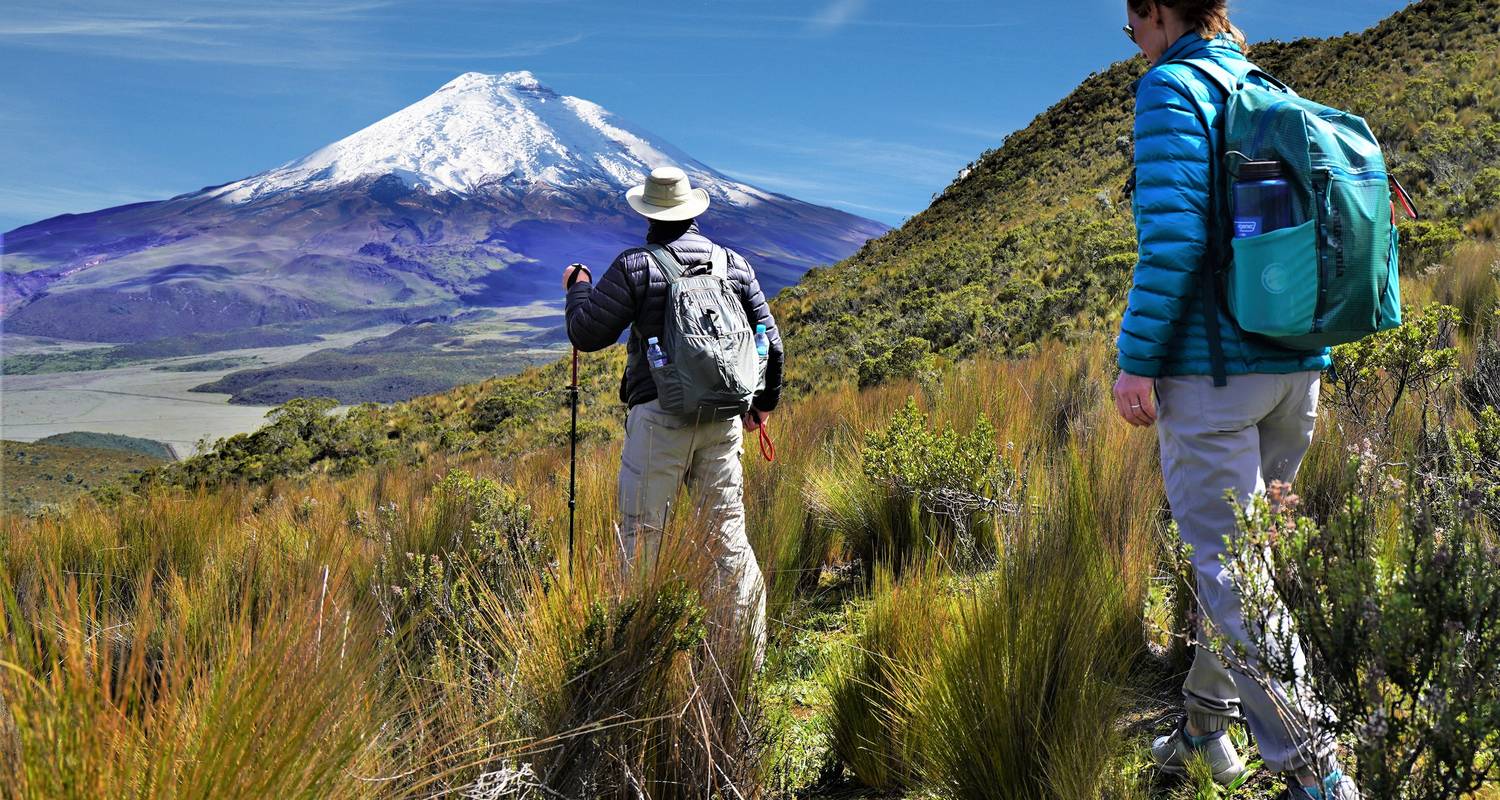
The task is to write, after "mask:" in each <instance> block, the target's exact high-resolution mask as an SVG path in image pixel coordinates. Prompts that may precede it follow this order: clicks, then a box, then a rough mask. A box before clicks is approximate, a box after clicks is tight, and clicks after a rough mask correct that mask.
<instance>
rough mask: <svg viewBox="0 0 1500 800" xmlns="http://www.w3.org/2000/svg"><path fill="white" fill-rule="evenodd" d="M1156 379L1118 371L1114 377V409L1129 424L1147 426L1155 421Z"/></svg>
mask: <svg viewBox="0 0 1500 800" xmlns="http://www.w3.org/2000/svg"><path fill="white" fill-rule="evenodd" d="M1155 390H1156V380H1155V379H1154V378H1143V377H1141V376H1139V375H1131V374H1130V373H1128V372H1122V373H1120V377H1119V378H1116V379H1115V410H1116V411H1119V412H1120V416H1121V417H1122V418H1123V419H1124V420H1125V421H1126V422H1128V423H1130V424H1131V425H1134V426H1136V427H1137V428H1149V427H1151V425H1152V424H1153V423H1155V422H1156V397H1155Z"/></svg>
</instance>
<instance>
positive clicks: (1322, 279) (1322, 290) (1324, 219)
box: [1312, 167, 1333, 333]
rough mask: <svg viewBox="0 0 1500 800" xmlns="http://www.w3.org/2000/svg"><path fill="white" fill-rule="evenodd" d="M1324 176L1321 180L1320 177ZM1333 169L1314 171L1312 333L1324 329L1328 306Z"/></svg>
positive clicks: (1322, 168)
mask: <svg viewBox="0 0 1500 800" xmlns="http://www.w3.org/2000/svg"><path fill="white" fill-rule="evenodd" d="M1319 176H1322V180H1321V181H1319V180H1318V177H1319ZM1332 179H1333V178H1332V171H1331V170H1329V169H1328V168H1327V167H1319V168H1318V169H1316V170H1314V171H1313V198H1314V200H1315V201H1316V202H1315V203H1314V205H1316V206H1317V209H1316V210H1317V216H1318V221H1317V237H1316V238H1317V242H1318V306H1317V308H1316V309H1315V310H1314V311H1313V329H1312V333H1321V332H1322V331H1323V312H1324V310H1325V309H1326V308H1327V306H1328V247H1327V245H1328V243H1327V241H1326V239H1327V235H1326V231H1327V226H1328V208H1327V206H1328V184H1329V183H1330V182H1331V181H1332Z"/></svg>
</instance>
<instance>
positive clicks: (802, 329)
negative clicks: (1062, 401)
mask: <svg viewBox="0 0 1500 800" xmlns="http://www.w3.org/2000/svg"><path fill="white" fill-rule="evenodd" d="M1497 28H1500V0H1422V2H1419V3H1415V4H1413V5H1412V6H1410V7H1409V8H1407V9H1405V10H1403V11H1401V12H1399V13H1397V14H1395V15H1393V16H1391V17H1390V18H1388V19H1386V20H1384V21H1383V22H1381V23H1380V24H1378V25H1376V26H1375V27H1373V28H1371V29H1369V30H1367V31H1365V32H1363V33H1358V34H1350V35H1345V36H1340V37H1336V38H1333V39H1327V40H1316V39H1303V40H1299V41H1296V42H1291V43H1279V42H1267V43H1263V44H1257V45H1254V46H1253V47H1252V48H1251V52H1250V54H1249V55H1250V58H1251V59H1252V60H1254V61H1256V62H1258V63H1259V64H1260V65H1261V66H1262V67H1264V68H1265V69H1267V70H1268V71H1270V72H1271V73H1273V74H1275V75H1277V76H1278V77H1280V78H1282V79H1283V80H1285V81H1286V82H1288V83H1289V84H1291V85H1292V86H1293V87H1294V88H1295V89H1297V90H1298V92H1299V93H1300V94H1302V95H1303V96H1306V97H1311V98H1313V99H1315V100H1318V101H1319V102H1322V103H1325V104H1327V105H1332V106H1337V107H1341V108H1347V109H1350V110H1352V111H1354V112H1356V113H1360V114H1362V115H1364V116H1366V117H1367V118H1368V120H1369V122H1370V124H1371V127H1372V128H1373V129H1374V131H1375V133H1376V134H1377V135H1378V136H1379V137H1380V139H1381V141H1382V143H1383V145H1384V147H1385V148H1386V152H1387V154H1388V157H1389V160H1390V163H1391V168H1392V171H1393V172H1394V173H1395V174H1396V175H1397V176H1398V177H1399V178H1400V179H1401V180H1402V182H1403V183H1404V184H1405V185H1406V187H1407V188H1408V189H1409V190H1411V191H1412V193H1413V194H1414V195H1415V196H1416V197H1417V199H1418V201H1419V205H1421V207H1422V208H1423V210H1424V212H1425V213H1427V214H1429V215H1431V216H1432V217H1433V218H1435V219H1436V220H1437V222H1436V223H1434V224H1422V225H1415V226H1413V225H1405V224H1404V225H1403V231H1402V233H1403V236H1402V238H1403V247H1404V248H1405V251H1406V254H1407V256H1408V257H1409V259H1410V261H1411V263H1412V264H1413V265H1416V264H1418V263H1419V262H1421V261H1422V260H1424V259H1430V256H1431V254H1430V253H1429V252H1428V250H1429V249H1431V248H1432V247H1440V246H1441V245H1442V244H1444V243H1448V244H1451V243H1452V241H1453V240H1454V239H1455V238H1456V237H1457V236H1458V234H1459V231H1460V229H1461V228H1464V227H1465V226H1467V227H1469V228H1470V229H1471V230H1470V232H1471V233H1472V234H1473V235H1481V236H1484V235H1487V236H1493V235H1495V232H1496V227H1497V220H1496V217H1495V209H1496V208H1497V207H1500V169H1497V167H1500V32H1497ZM1251 33H1252V34H1253V31H1252V32H1251ZM1145 66H1146V65H1145V64H1144V62H1143V60H1142V59H1140V58H1136V59H1132V60H1130V61H1126V62H1121V63H1118V64H1115V65H1113V66H1111V67H1110V68H1108V69H1107V70H1105V71H1104V72H1102V73H1099V74H1096V75H1093V76H1091V77H1089V78H1088V79H1087V80H1085V81H1084V82H1083V84H1082V85H1081V86H1079V87H1078V89H1077V90H1075V91H1074V92H1073V93H1072V94H1070V95H1069V96H1068V97H1066V98H1064V99H1063V100H1062V101H1061V102H1059V103H1057V104H1056V105H1054V106H1053V107H1052V108H1050V109H1048V110H1047V111H1046V112H1044V113H1043V114H1041V115H1040V116H1038V117H1037V118H1036V120H1034V121H1033V122H1032V123H1031V124H1030V125H1028V126H1027V127H1026V128H1024V129H1023V130H1020V131H1017V132H1015V133H1014V134H1012V135H1011V136H1009V137H1008V138H1007V139H1006V140H1005V143H1004V146H1003V147H1001V148H999V149H998V150H991V151H989V152H987V153H985V154H984V155H983V156H981V157H980V158H979V159H978V160H977V161H976V162H975V163H974V164H972V165H971V167H970V168H969V169H967V170H965V171H964V172H963V173H961V175H960V177H959V178H958V179H956V180H955V181H954V182H953V183H952V184H951V185H949V186H948V187H947V188H946V189H945V190H944V191H943V192H942V194H941V195H940V196H939V197H938V198H937V199H936V201H935V202H934V203H933V204H932V206H931V207H930V208H928V209H927V210H926V211H924V212H922V213H921V214H919V215H917V216H916V217H914V218H913V219H911V220H910V221H909V222H907V223H906V224H905V225H904V226H902V227H901V228H900V229H899V230H896V231H893V232H892V233H890V234H889V235H887V236H884V237H882V238H880V239H878V240H875V241H872V242H870V243H869V244H867V245H866V246H865V247H863V248H861V250H860V251H859V253H857V254H856V255H854V256H853V257H851V258H850V259H848V260H847V261H845V262H843V263H840V264H839V265H837V266H835V267H833V268H831V269H827V270H817V271H815V272H814V273H812V274H809V275H808V276H807V277H806V278H805V279H804V280H803V281H802V282H801V284H800V285H798V286H796V287H793V288H791V289H788V290H787V291H786V292H784V293H783V294H782V295H781V297H780V298H778V303H777V310H778V312H779V313H780V315H781V319H782V320H783V322H784V324H785V325H786V327H787V328H789V329H790V330H791V331H792V336H791V340H790V344H789V349H790V352H792V353H793V354H794V358H793V359H791V360H790V362H789V363H790V364H791V365H792V368H793V372H794V376H795V377H796V378H797V380H798V383H799V384H800V385H802V386H804V387H806V386H811V385H818V384H824V383H827V382H830V381H837V380H841V379H845V378H855V377H858V378H859V379H860V380H861V381H862V382H865V383H873V382H878V381H879V380H882V379H884V378H885V377H889V376H891V375H893V374H910V373H911V371H912V370H913V369H915V368H917V366H918V365H920V363H921V361H922V359H923V356H924V355H926V354H927V353H934V354H938V355H941V356H945V357H963V356H966V355H969V354H971V353H975V352H980V351H984V350H998V351H1000V352H1017V351H1020V350H1024V349H1025V348H1026V347H1028V346H1029V345H1030V343H1032V342H1035V341H1036V340H1037V339H1039V338H1040V337H1042V336H1045V335H1049V334H1057V335H1064V336H1066V335H1070V334H1071V332H1073V331H1079V330H1108V329H1110V328H1111V327H1112V324H1113V323H1114V322H1115V321H1116V319H1117V315H1118V313H1119V311H1120V309H1121V308H1122V307H1123V305H1124V295H1125V290H1126V288H1127V287H1128V282H1129V278H1130V270H1131V268H1132V266H1133V265H1134V262H1135V256H1134V246H1135V245H1134V228H1133V222H1132V219H1131V215H1130V205H1129V199H1128V198H1126V197H1125V196H1124V194H1123V193H1122V192H1121V188H1122V187H1123V185H1124V183H1125V181H1126V178H1127V176H1128V173H1129V170H1130V153H1131V149H1130V140H1131V123H1132V118H1133V107H1134V99H1133V96H1132V94H1131V92H1130V85H1131V83H1132V82H1133V81H1134V80H1135V79H1136V78H1138V77H1139V76H1140V75H1141V74H1142V73H1143V72H1144V71H1145ZM799 362H800V364H801V367H802V368H801V369H798V364H799Z"/></svg>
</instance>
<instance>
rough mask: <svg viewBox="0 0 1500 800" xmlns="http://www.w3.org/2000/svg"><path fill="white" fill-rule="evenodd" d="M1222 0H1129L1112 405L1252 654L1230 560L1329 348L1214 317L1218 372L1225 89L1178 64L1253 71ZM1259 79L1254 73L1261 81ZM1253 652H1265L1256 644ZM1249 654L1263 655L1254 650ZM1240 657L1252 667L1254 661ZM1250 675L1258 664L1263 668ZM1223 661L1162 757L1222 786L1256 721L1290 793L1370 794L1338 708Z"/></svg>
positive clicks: (1308, 408)
mask: <svg viewBox="0 0 1500 800" xmlns="http://www.w3.org/2000/svg"><path fill="white" fill-rule="evenodd" d="M1226 6H1227V4H1226V0H1126V15H1127V19H1128V21H1129V24H1128V25H1127V26H1126V27H1125V33H1126V34H1127V35H1128V36H1130V38H1131V40H1132V41H1133V42H1135V44H1136V45H1137V46H1138V47H1140V49H1141V52H1142V53H1143V54H1144V55H1145V57H1146V60H1147V61H1148V62H1150V63H1151V65H1152V68H1151V69H1150V71H1148V72H1147V73H1146V75H1145V77H1143V78H1141V80H1140V81H1139V83H1138V84H1137V86H1136V101H1135V187H1136V188H1135V221H1136V229H1137V234H1138V237H1139V260H1138V262H1137V264H1136V267H1135V275H1134V283H1133V286H1132V287H1131V290H1130V296H1129V300H1128V303H1127V307H1126V310H1125V316H1124V319H1123V321H1122V322H1121V325H1120V335H1119V340H1118V349H1119V366H1120V376H1119V379H1118V380H1117V381H1116V382H1115V386H1114V397H1115V405H1116V407H1117V410H1118V411H1119V413H1120V416H1121V417H1123V418H1124V419H1125V420H1126V421H1127V422H1129V423H1130V424H1132V425H1136V426H1143V427H1144V426H1150V425H1153V424H1154V425H1155V426H1156V432H1157V437H1158V439H1159V441H1160V444H1161V461H1162V475H1163V478H1164V481H1165V484H1166V491H1167V499H1168V501H1169V502H1170V503H1171V506H1172V517H1173V519H1175V520H1176V522H1177V525H1178V529H1179V533H1180V535H1181V536H1182V538H1183V540H1184V541H1185V542H1186V543H1187V544H1189V545H1191V547H1192V561H1193V566H1194V569H1195V571H1196V573H1197V589H1198V600H1199V604H1200V606H1201V610H1202V615H1203V617H1204V618H1205V619H1207V620H1208V621H1211V622H1212V624H1213V627H1214V628H1215V629H1216V630H1217V632H1218V633H1220V634H1221V635H1223V636H1225V637H1227V638H1229V639H1230V640H1233V641H1236V642H1238V643H1241V644H1244V645H1245V646H1246V647H1247V648H1249V647H1250V639H1249V638H1248V637H1247V635H1246V630H1245V623H1244V619H1243V616H1242V614H1241V612H1240V605H1239V599H1238V597H1237V596H1236V594H1235V591H1234V588H1233V586H1232V584H1231V583H1230V581H1229V578H1228V576H1227V575H1226V573H1225V569H1224V566H1223V564H1222V563H1221V561H1220V557H1221V556H1222V555H1223V553H1224V551H1225V547H1224V537H1225V536H1229V535H1233V534H1234V532H1235V529H1236V528H1235V511H1234V508H1233V507H1232V506H1231V505H1230V504H1229V503H1228V502H1227V501H1226V500H1225V492H1226V490H1232V491H1233V492H1234V494H1235V496H1236V497H1237V499H1238V501H1239V502H1240V503H1246V502H1248V501H1249V499H1250V498H1251V497H1252V496H1253V495H1254V494H1256V493H1259V492H1263V491H1264V490H1265V487H1266V486H1267V485H1268V484H1269V483H1270V482H1272V481H1286V482H1291V480H1292V478H1293V477H1294V476H1295V475H1296V474H1297V468H1298V466H1299V465H1300V464H1301V463H1302V457H1303V455H1304V454H1305V453H1306V452H1307V449H1308V446H1309V445H1310V444H1311V442H1312V435H1313V424H1314V422H1315V421H1316V420H1317V408H1318V388H1319V382H1320V379H1321V373H1322V371H1323V370H1324V369H1327V368H1328V366H1329V358H1328V352H1327V351H1326V350H1316V351H1306V352H1294V351H1288V350H1284V349H1280V348H1276V347H1272V346H1268V345H1265V344H1261V343H1259V342H1256V341H1253V340H1250V339H1248V338H1246V337H1243V336H1242V335H1241V333H1240V331H1239V329H1238V328H1237V326H1236V325H1235V324H1234V322H1233V320H1232V319H1231V318H1230V317H1229V315H1228V314H1227V313H1216V314H1215V315H1214V316H1215V317H1217V325H1218V328H1219V335H1220V337H1221V340H1222V348H1223V357H1224V361H1223V363H1224V367H1225V372H1226V373H1228V386H1227V387H1224V388H1217V387H1215V386H1214V381H1213V378H1212V372H1213V369H1212V365H1211V359H1210V355H1209V353H1210V347H1209V336H1208V331H1207V328H1206V324H1207V323H1206V319H1207V317H1208V315H1207V314H1206V313H1205V305H1204V302H1203V298H1202V296H1201V295H1200V287H1201V285H1202V275H1203V273H1204V269H1203V262H1204V258H1205V254H1206V251H1207V247H1206V242H1207V241H1208V237H1209V235H1210V230H1211V227H1210V224H1209V214H1210V208H1211V206H1210V197H1209V184H1210V179H1209V174H1210V173H1209V165H1210V160H1211V159H1215V158H1217V155H1216V154H1217V153H1219V152H1220V150H1221V143H1222V131H1223V125H1222V124H1221V123H1220V122H1219V120H1218V118H1219V116H1220V115H1221V114H1222V113H1223V110H1224V103H1225V99H1226V98H1225V96H1224V90H1223V89H1221V88H1219V87H1218V86H1216V85H1211V84H1210V83H1209V81H1208V79H1207V78H1205V77H1204V76H1202V75H1201V74H1200V73H1199V72H1198V71H1197V70H1196V69H1194V68H1192V67H1189V66H1186V65H1182V64H1174V63H1172V62H1175V61H1180V60H1183V59H1209V60H1212V61H1213V62H1214V63H1216V64H1217V65H1218V66H1219V67H1221V68H1222V69H1224V70H1227V71H1228V72H1230V73H1231V74H1233V75H1234V76H1235V77H1236V78H1241V79H1243V78H1244V77H1245V76H1246V74H1247V73H1248V72H1249V71H1250V70H1251V69H1252V68H1253V65H1252V64H1251V63H1250V62H1249V61H1248V60H1246V58H1245V55H1244V48H1245V40H1244V37H1243V35H1242V34H1241V33H1240V32H1239V30H1238V29H1236V28H1235V27H1234V25H1232V24H1231V23H1230V21H1229V15H1228V11H1227V7H1226ZM1251 80H1257V79H1255V78H1252V79H1251ZM1249 652H1251V653H1253V650H1250V651H1249ZM1252 657H1253V656H1252ZM1242 666H1243V665H1242ZM1249 669H1250V670H1251V671H1255V672H1259V671H1258V670H1255V667H1254V666H1253V662H1252V665H1251V666H1249ZM1292 688H1293V691H1291V692H1288V691H1287V687H1283V686H1280V685H1278V684H1276V683H1275V682H1274V681H1269V680H1266V678H1265V676H1264V675H1263V674H1261V675H1258V676H1256V677H1252V676H1251V675H1248V674H1246V673H1244V672H1240V671H1235V670H1231V669H1226V667H1225V665H1224V663H1223V662H1221V661H1220V659H1219V658H1218V657H1216V656H1215V655H1214V654H1213V653H1212V652H1210V651H1209V650H1208V649H1206V648H1204V647H1201V646H1200V647H1198V648H1197V652H1196V655H1195V657H1194V660H1193V665H1192V669H1191V670H1190V671H1189V672H1188V676H1187V680H1186V681H1185V682H1184V684H1183V688H1182V693H1183V700H1184V705H1185V711H1186V714H1185V717H1184V719H1183V721H1182V724H1181V725H1180V726H1179V727H1178V729H1177V730H1175V731H1174V732H1172V733H1171V734H1169V735H1167V736H1163V737H1161V738H1159V739H1157V740H1156V742H1155V744H1154V745H1153V746H1152V756H1153V758H1154V760H1155V761H1156V763H1157V764H1158V765H1159V766H1160V767H1161V768H1162V769H1163V770H1165V771H1168V772H1172V773H1182V772H1185V771H1186V763H1187V761H1188V760H1190V759H1191V758H1193V757H1194V756H1201V757H1203V758H1204V759H1205V760H1206V761H1207V762H1208V764H1209V765H1210V767H1211V768H1212V769H1213V772H1214V777H1215V779H1216V780H1218V781H1219V782H1220V783H1225V784H1228V783H1231V782H1233V781H1234V780H1235V779H1236V778H1238V777H1239V776H1240V775H1241V774H1243V773H1244V771H1245V763H1244V761H1243V760H1242V759H1241V758H1240V755H1239V753H1237V752H1236V751H1235V748H1234V745H1233V744H1232V743H1231V742H1230V740H1229V737H1228V736H1227V733H1226V732H1227V729H1228V727H1229V725H1230V724H1231V723H1232V722H1233V721H1234V720H1236V719H1241V718H1242V719H1244V720H1245V721H1246V723H1247V724H1248V725H1249V727H1250V730H1251V732H1252V733H1254V735H1255V741H1256V743H1257V744H1258V745H1259V747H1260V753H1261V757H1262V758H1263V759H1264V760H1265V764H1266V766H1267V768H1268V769H1270V770H1272V771H1274V772H1277V773H1280V774H1281V775H1282V776H1283V777H1284V778H1285V780H1286V782H1287V794H1286V795H1284V796H1285V797H1286V798H1289V799H1290V800H1308V799H1309V798H1312V799H1314V800H1358V798H1359V791H1358V789H1356V788H1355V785H1354V782H1353V781H1352V780H1351V779H1350V778H1348V777H1346V776H1344V775H1343V774H1342V773H1341V772H1340V770H1339V768H1338V765H1337V763H1336V761H1335V745H1334V741H1333V737H1332V736H1331V735H1330V734H1329V733H1328V732H1327V731H1326V730H1323V729H1322V728H1321V727H1320V725H1319V719H1320V718H1323V717H1324V715H1325V714H1326V712H1325V711H1324V710H1322V709H1320V708H1317V707H1315V706H1313V705H1312V703H1311V701H1310V694H1309V693H1308V692H1307V691H1306V689H1305V687H1292Z"/></svg>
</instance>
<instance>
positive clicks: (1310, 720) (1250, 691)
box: [1156, 372, 1333, 772]
mask: <svg viewBox="0 0 1500 800" xmlns="http://www.w3.org/2000/svg"><path fill="white" fill-rule="evenodd" d="M1320 380H1321V376H1320V374H1319V373H1317V372H1296V373H1292V374H1290V375H1271V374H1250V375H1231V376H1229V385H1228V386H1226V387H1223V388H1216V387H1215V386H1214V385H1213V379H1212V378H1210V377H1208V376H1206V375H1193V376H1182V377H1170V378H1158V379H1157V381H1156V394H1157V400H1158V402H1159V405H1160V411H1159V414H1158V417H1157V424H1156V428H1157V437H1158V439H1159V440H1160V442H1161V461H1162V474H1163V477H1164V478H1165V482H1166V489H1167V500H1168V502H1169V503H1170V504H1171V506H1172V518H1173V519H1174V520H1176V522H1177V528H1178V533H1179V535H1181V536H1182V539H1183V541H1184V542H1186V543H1187V544H1189V545H1191V546H1192V548H1193V553H1192V560H1193V567H1194V569H1195V571H1196V572H1197V578H1198V581H1197V583H1198V587H1197V589H1198V602H1199V605H1200V607H1201V609H1202V612H1203V615H1204V616H1205V617H1206V618H1207V619H1209V620H1211V621H1212V622H1213V624H1214V627H1215V628H1217V629H1218V630H1219V632H1221V633H1222V634H1224V635H1225V636H1227V637H1229V638H1231V639H1233V640H1236V641H1239V642H1241V643H1244V644H1245V645H1246V647H1247V649H1248V648H1251V640H1250V638H1249V636H1248V635H1247V631H1246V628H1245V619H1244V615H1243V613H1242V612H1241V609H1240V599H1239V596H1238V594H1237V592H1236V591H1235V590H1234V586H1233V585H1232V584H1231V582H1230V579H1229V576H1228V574H1227V573H1226V571H1225V568H1224V564H1223V563H1222V562H1221V560H1220V559H1221V557H1222V556H1223V555H1224V553H1225V547H1224V540H1225V537H1228V536H1233V535H1235V532H1236V530H1237V526H1236V519H1235V511H1234V508H1233V507H1232V506H1231V505H1230V504H1229V502H1228V501H1227V500H1226V499H1225V492H1226V491H1231V490H1232V491H1233V492H1234V496H1235V498H1236V500H1237V501H1238V502H1239V503H1241V504H1244V503H1248V502H1249V500H1250V498H1251V496H1252V495H1255V494H1258V493H1261V492H1264V491H1265V489H1266V485H1267V484H1268V483H1270V482H1272V481H1285V482H1287V483H1290V482H1291V481H1292V478H1294V477H1295V476H1296V475H1297V468H1298V467H1300V466H1301V465H1302V457H1303V456H1304V455H1306V453H1307V448H1308V446H1309V445H1311V443H1312V435H1313V425H1314V423H1315V422H1317V418H1318V389H1319V381H1320ZM1283 619H1284V617H1283ZM1252 652H1253V649H1252ZM1293 658H1294V659H1295V660H1297V661H1301V658H1302V654H1301V653H1300V652H1297V653H1294V654H1293ZM1250 666H1252V668H1253V665H1250ZM1288 689H1292V691H1290V692H1289V691H1288ZM1182 693H1183V700H1184V701H1185V705H1186V710H1187V713H1188V718H1189V719H1190V720H1191V721H1192V723H1193V724H1194V725H1195V726H1197V727H1199V728H1201V729H1203V730H1207V731H1217V730H1223V729H1225V728H1226V727H1227V726H1228V723H1229V721H1230V720H1232V719H1236V718H1239V717H1241V716H1243V717H1244V719H1245V720H1246V722H1247V723H1249V726H1250V731H1251V732H1252V733H1254V734H1255V742H1256V745H1257V746H1258V747H1259V748H1260V754H1261V757H1262V758H1264V759H1265V762H1266V767H1267V768H1268V769H1270V770H1272V771H1274V772H1288V771H1292V770H1296V769H1301V768H1303V767H1308V766H1314V765H1316V763H1317V762H1320V761H1323V760H1324V759H1326V758H1328V757H1329V756H1330V755H1331V753H1332V751H1333V740H1332V737H1331V736H1329V735H1328V733H1327V732H1326V731H1323V730H1320V729H1319V726H1318V724H1317V722H1316V720H1317V718H1318V717H1319V716H1322V715H1325V714H1326V713H1327V711H1326V709H1323V708H1321V707H1319V706H1317V705H1316V704H1315V703H1314V702H1313V700H1312V698H1311V693H1310V691H1309V689H1308V687H1306V686H1297V687H1285V686H1281V685H1279V684H1277V683H1275V682H1274V681H1267V680H1257V679H1256V678H1254V677H1252V676H1250V675H1247V674H1245V673H1243V672H1239V671H1236V670H1231V669H1227V668H1226V667H1225V665H1224V663H1223V662H1222V661H1221V660H1220V659H1219V658H1218V657H1217V656H1215V655H1214V654H1213V653H1212V652H1209V651H1208V650H1207V649H1205V648H1203V647H1201V646H1200V647H1199V648H1198V649H1197V653H1196V654H1195V657H1194V659H1193V666H1192V669H1191V670H1189V672H1188V676H1187V680H1186V681H1185V682H1184V684H1183V687H1182Z"/></svg>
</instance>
